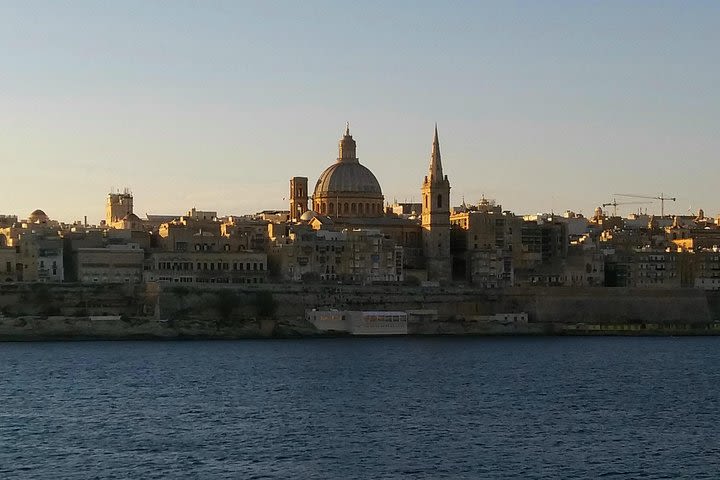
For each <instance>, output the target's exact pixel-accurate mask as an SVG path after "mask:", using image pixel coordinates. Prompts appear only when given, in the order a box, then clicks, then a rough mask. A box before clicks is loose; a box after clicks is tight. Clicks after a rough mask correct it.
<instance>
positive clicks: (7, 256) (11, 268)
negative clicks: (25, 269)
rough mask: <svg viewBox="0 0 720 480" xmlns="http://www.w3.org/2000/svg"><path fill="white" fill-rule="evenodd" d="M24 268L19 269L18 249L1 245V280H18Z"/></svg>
mask: <svg viewBox="0 0 720 480" xmlns="http://www.w3.org/2000/svg"><path fill="white" fill-rule="evenodd" d="M21 272H22V269H20V270H19V271H18V260H17V251H16V249H15V247H5V246H3V245H0V282H17V281H19V280H20V277H19V276H18V275H19V273H21Z"/></svg>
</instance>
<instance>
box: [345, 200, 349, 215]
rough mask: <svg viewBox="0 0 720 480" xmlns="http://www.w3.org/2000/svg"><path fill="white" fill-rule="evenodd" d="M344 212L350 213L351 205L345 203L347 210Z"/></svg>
mask: <svg viewBox="0 0 720 480" xmlns="http://www.w3.org/2000/svg"><path fill="white" fill-rule="evenodd" d="M344 210H345V213H350V205H349V204H348V203H347V202H345V209H344Z"/></svg>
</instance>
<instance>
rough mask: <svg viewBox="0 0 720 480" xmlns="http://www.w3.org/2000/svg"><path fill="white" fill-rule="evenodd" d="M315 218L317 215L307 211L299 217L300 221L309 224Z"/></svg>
mask: <svg viewBox="0 0 720 480" xmlns="http://www.w3.org/2000/svg"><path fill="white" fill-rule="evenodd" d="M316 216H317V213H315V212H313V211H312V210H307V211H306V212H305V213H303V214H302V215H300V221H303V222H309V221H310V220H312V219H313V218H315V217H316Z"/></svg>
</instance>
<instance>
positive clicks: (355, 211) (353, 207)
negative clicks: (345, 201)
mask: <svg viewBox="0 0 720 480" xmlns="http://www.w3.org/2000/svg"><path fill="white" fill-rule="evenodd" d="M351 208H352V213H357V204H356V203H353V204H352V207H351Z"/></svg>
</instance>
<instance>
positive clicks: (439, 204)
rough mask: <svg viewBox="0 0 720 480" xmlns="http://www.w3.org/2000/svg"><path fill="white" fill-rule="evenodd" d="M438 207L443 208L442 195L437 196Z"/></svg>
mask: <svg viewBox="0 0 720 480" xmlns="http://www.w3.org/2000/svg"><path fill="white" fill-rule="evenodd" d="M437 208H442V195H438V196H437Z"/></svg>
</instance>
